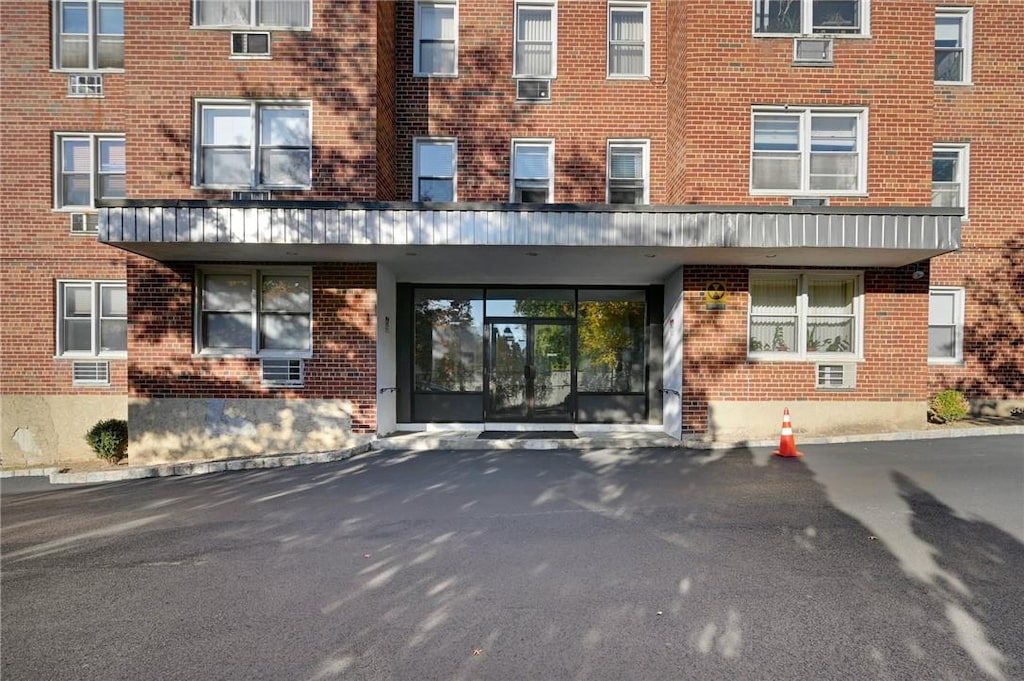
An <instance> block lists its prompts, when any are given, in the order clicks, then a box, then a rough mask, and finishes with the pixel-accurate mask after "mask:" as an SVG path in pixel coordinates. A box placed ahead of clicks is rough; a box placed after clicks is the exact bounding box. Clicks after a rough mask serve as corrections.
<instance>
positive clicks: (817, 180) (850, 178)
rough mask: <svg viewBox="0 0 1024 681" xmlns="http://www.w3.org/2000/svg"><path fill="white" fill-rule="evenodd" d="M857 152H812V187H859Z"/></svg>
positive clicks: (839, 188) (842, 188) (852, 188)
mask: <svg viewBox="0 0 1024 681" xmlns="http://www.w3.org/2000/svg"><path fill="white" fill-rule="evenodd" d="M857 164H858V159H857V155H856V154H830V153H824V154H811V178H810V188H811V189H822V190H824V189H838V190H855V189H857V171H858V168H857Z"/></svg>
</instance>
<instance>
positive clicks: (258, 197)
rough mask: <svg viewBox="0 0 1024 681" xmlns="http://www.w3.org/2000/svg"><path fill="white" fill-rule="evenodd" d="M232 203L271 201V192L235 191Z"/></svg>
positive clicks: (232, 193) (232, 195) (232, 194)
mask: <svg viewBox="0 0 1024 681" xmlns="http://www.w3.org/2000/svg"><path fill="white" fill-rule="evenodd" d="M231 200H232V201H269V200H270V192H253V191H233V192H231Z"/></svg>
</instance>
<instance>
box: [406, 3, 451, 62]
mask: <svg viewBox="0 0 1024 681" xmlns="http://www.w3.org/2000/svg"><path fill="white" fill-rule="evenodd" d="M415 23H416V25H415V33H416V39H415V44H416V47H415V50H416V51H415V52H414V54H413V58H414V60H415V62H416V64H415V67H414V68H415V70H416V75H417V76H454V75H456V74H457V73H458V70H459V68H458V64H459V7H458V5H457V4H456V3H454V2H417V3H416V21H415Z"/></svg>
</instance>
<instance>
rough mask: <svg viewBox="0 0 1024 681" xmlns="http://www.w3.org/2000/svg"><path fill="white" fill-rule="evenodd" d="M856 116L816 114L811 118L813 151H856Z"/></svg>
mask: <svg viewBox="0 0 1024 681" xmlns="http://www.w3.org/2000/svg"><path fill="white" fill-rule="evenodd" d="M856 149H857V118H856V117H855V116H815V117H813V118H812V119H811V151H855V150H856Z"/></svg>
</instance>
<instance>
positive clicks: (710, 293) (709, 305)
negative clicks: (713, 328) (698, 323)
mask: <svg viewBox="0 0 1024 681" xmlns="http://www.w3.org/2000/svg"><path fill="white" fill-rule="evenodd" d="M728 297H729V291H728V290H726V288H725V284H723V283H722V282H720V281H709V282H708V284H707V286H705V287H704V306H705V309H707V310H724V309H725V299H726V298H728Z"/></svg>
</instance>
